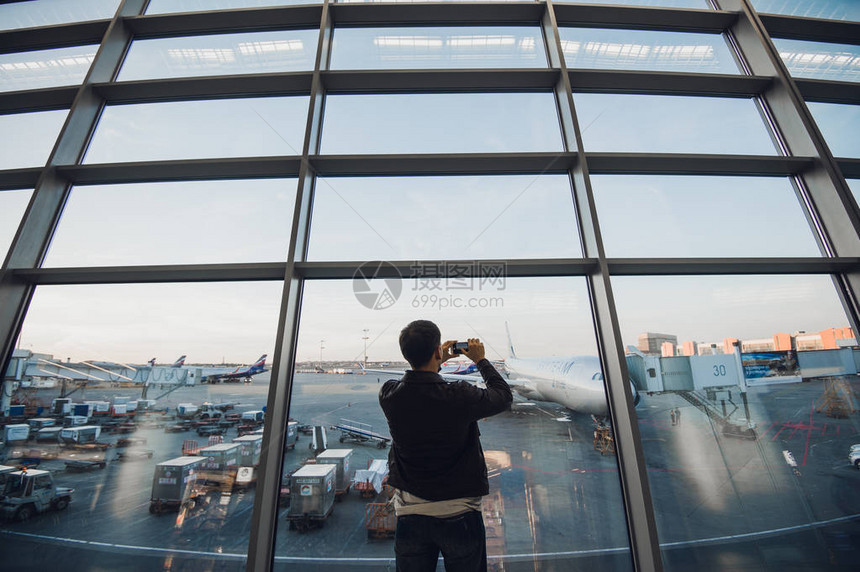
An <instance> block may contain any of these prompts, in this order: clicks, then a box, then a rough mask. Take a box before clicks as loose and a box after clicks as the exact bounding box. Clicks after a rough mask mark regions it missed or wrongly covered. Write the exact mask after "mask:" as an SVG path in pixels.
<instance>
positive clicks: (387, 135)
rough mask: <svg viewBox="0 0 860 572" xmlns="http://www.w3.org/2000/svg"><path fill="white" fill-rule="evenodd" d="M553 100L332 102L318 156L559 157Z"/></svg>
mask: <svg viewBox="0 0 860 572" xmlns="http://www.w3.org/2000/svg"><path fill="white" fill-rule="evenodd" d="M561 148H562V145H561V133H560V132H559V127H558V115H557V113H556V107H555V99H554V98H553V95H552V94H551V93H469V94H424V95H333V96H330V97H328V98H326V113H325V125H324V127H323V137H322V152H323V153H331V154H336V153H442V152H445V153H477V152H494V153H502V152H508V151H558V150H561Z"/></svg>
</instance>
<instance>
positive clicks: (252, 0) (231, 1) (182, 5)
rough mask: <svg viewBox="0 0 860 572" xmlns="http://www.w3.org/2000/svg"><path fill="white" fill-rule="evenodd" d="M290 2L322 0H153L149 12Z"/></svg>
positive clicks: (272, 4)
mask: <svg viewBox="0 0 860 572" xmlns="http://www.w3.org/2000/svg"><path fill="white" fill-rule="evenodd" d="M285 4H287V5H289V4H322V0H151V1H150V3H149V6H148V7H147V8H146V13H147V14H167V13H170V12H199V11H202V10H231V9H235V8H270V7H276V6H283V5H285Z"/></svg>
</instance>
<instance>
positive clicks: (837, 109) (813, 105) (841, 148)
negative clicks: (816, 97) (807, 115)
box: [806, 102, 860, 157]
mask: <svg viewBox="0 0 860 572" xmlns="http://www.w3.org/2000/svg"><path fill="white" fill-rule="evenodd" d="M806 105H807V106H808V107H809V111H811V112H812V116H813V117H814V118H815V122H816V123H817V124H818V128H819V129H820V130H821V134H822V135H824V139H825V141H827V145H828V146H829V147H830V152H831V153H833V155H834V156H835V157H860V139H858V137H857V133H860V105H848V104H841V103H818V102H809V103H807V104H806Z"/></svg>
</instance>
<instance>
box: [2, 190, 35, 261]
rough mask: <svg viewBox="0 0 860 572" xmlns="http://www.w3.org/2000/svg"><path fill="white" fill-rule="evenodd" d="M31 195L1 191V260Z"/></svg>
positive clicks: (28, 192) (28, 193)
mask: <svg viewBox="0 0 860 572" xmlns="http://www.w3.org/2000/svg"><path fill="white" fill-rule="evenodd" d="M31 194H32V191H29V190H27V191H0V258H2V259H3V260H5V259H6V253H7V251H8V250H9V246H10V245H11V244H12V239H14V238H15V233H16V232H17V231H18V225H19V224H21V217H22V216H24V211H25V210H26V208H27V203H29V202H30V195H31ZM0 264H2V263H0Z"/></svg>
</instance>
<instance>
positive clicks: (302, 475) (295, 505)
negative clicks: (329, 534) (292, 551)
mask: <svg viewBox="0 0 860 572" xmlns="http://www.w3.org/2000/svg"><path fill="white" fill-rule="evenodd" d="M335 473H336V468H335V466H334V465H305V466H304V467H302V468H300V469H299V470H298V471H296V472H295V473H293V474H292V476H291V477H290V509H289V512H288V513H287V520H289V521H290V530H298V531H299V532H304V531H306V530H309V529H311V528H320V527H322V526H323V524H324V523H325V519H327V518H328V517H329V515H330V514H331V513H332V511H333V510H334V486H335V477H336V475H335Z"/></svg>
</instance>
